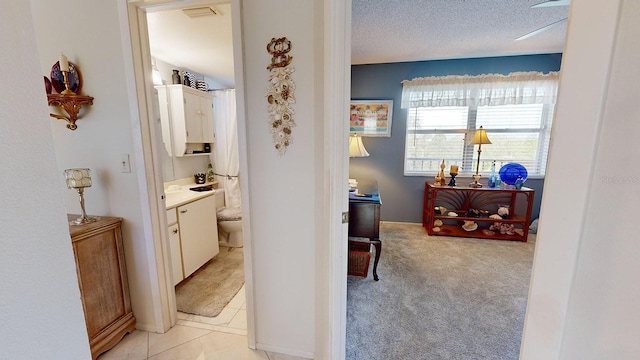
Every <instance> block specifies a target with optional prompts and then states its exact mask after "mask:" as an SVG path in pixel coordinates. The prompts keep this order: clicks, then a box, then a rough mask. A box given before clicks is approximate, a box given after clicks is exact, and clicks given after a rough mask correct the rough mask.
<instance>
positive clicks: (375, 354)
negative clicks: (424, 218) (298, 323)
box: [346, 222, 535, 360]
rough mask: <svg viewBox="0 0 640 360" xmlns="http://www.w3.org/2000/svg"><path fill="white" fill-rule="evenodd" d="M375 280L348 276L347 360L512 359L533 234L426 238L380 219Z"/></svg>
mask: <svg viewBox="0 0 640 360" xmlns="http://www.w3.org/2000/svg"><path fill="white" fill-rule="evenodd" d="M380 236H381V238H382V244H383V245H382V257H381V258H380V263H379V264H378V275H379V276H380V281H378V282H376V281H374V280H373V277H372V275H371V269H372V267H373V264H371V266H370V267H369V276H368V277H367V278H361V277H354V276H349V277H348V279H347V344H346V355H347V356H346V358H347V359H348V360H377V359H380V360H382V359H384V360H396V359H397V360H404V359H412V360H418V359H429V360H436V359H456V360H460V359H496V360H498V359H499V360H507V359H518V354H519V351H520V340H521V336H522V327H523V322H524V314H525V309H526V301H527V293H528V290H529V278H530V275H531V264H532V261H533V252H534V246H535V235H529V241H528V242H526V243H522V242H512V241H498V240H483V239H465V238H453V237H446V236H431V237H430V236H428V235H427V234H426V232H425V231H424V230H423V228H422V227H421V226H420V224H409V223H389V222H382V223H381V226H380Z"/></svg>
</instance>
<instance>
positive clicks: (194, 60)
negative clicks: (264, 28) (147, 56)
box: [147, 4, 234, 87]
mask: <svg viewBox="0 0 640 360" xmlns="http://www.w3.org/2000/svg"><path fill="white" fill-rule="evenodd" d="M214 7H215V9H217V10H219V13H220V14H219V15H214V16H203V17H196V18H190V17H188V16H187V15H185V14H184V13H183V12H182V11H181V10H165V11H157V12H149V13H148V14H147V23H148V29H149V48H150V50H151V56H153V57H155V58H157V59H160V60H162V61H164V62H167V63H169V64H173V65H175V66H179V67H183V68H187V69H189V70H191V71H193V72H197V73H200V74H204V75H208V76H209V77H211V78H213V79H216V80H217V81H218V82H219V83H220V84H221V85H222V86H223V87H233V84H234V79H233V44H232V38H231V5H229V4H218V5H215V6H214Z"/></svg>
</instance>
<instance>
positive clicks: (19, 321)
mask: <svg viewBox="0 0 640 360" xmlns="http://www.w3.org/2000/svg"><path fill="white" fill-rule="evenodd" d="M0 68H2V69H10V71H5V74H4V76H3V78H4V81H3V82H2V84H0V109H2V111H0V128H1V129H2V130H1V131H0V152H1V153H2V154H3V155H2V157H1V160H0V164H1V165H2V176H0V198H1V199H2V204H3V206H2V210H1V211H0V249H2V251H0V274H1V275H0V276H1V277H2V291H1V292H0V323H1V324H2V330H0V338H1V339H2V340H0V343H1V345H0V359H89V358H91V353H90V351H89V341H88V338H87V331H86V327H85V323H84V315H83V312H82V303H81V301H80V290H79V288H78V279H77V277H76V270H75V262H74V260H73V251H72V248H71V240H70V237H69V228H68V224H67V219H66V215H65V210H64V206H63V205H64V203H63V196H62V193H63V191H66V190H64V189H63V187H62V186H60V185H61V184H60V182H59V171H58V168H57V167H56V164H55V157H54V153H53V152H54V147H53V139H52V138H51V129H50V127H49V123H48V122H49V119H48V113H49V109H48V106H47V105H46V104H47V100H46V97H45V92H44V87H43V84H44V83H43V79H42V75H40V71H39V68H40V64H39V61H38V57H37V47H36V41H35V34H34V31H33V26H32V21H31V13H30V11H29V3H28V2H25V1H22V0H7V1H3V2H2V11H1V12H0ZM76 200H77V199H76Z"/></svg>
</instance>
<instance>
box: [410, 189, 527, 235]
mask: <svg viewBox="0 0 640 360" xmlns="http://www.w3.org/2000/svg"><path fill="white" fill-rule="evenodd" d="M533 195H534V190H533V189H529V188H525V187H523V188H522V189H519V190H518V189H496V188H487V187H482V188H471V187H466V186H435V185H433V184H431V183H429V182H426V183H425V186H424V208H423V213H422V226H423V227H424V228H425V229H426V230H427V233H428V234H429V235H444V236H458V237H474V238H483V239H497V240H519V241H523V242H526V241H527V236H528V235H529V223H530V222H531V209H532V207H533ZM499 205H508V206H509V215H508V216H507V217H506V218H503V219H492V218H490V217H489V215H491V214H496V213H497V210H498V206H499ZM440 206H444V207H445V208H446V209H447V210H446V212H445V213H444V214H442V213H440V212H439V211H436V209H435V208H436V207H440ZM469 209H474V210H484V211H483V212H481V213H480V214H479V215H473V214H470V213H469V212H468V210H469ZM449 212H454V213H455V214H456V215H457V216H450V215H448V214H449ZM437 220H440V221H442V222H443V225H442V226H440V231H438V232H436V231H434V230H433V229H434V227H435V225H434V222H435V221H437ZM465 221H473V222H475V223H476V224H478V226H477V229H475V230H472V231H467V230H465V229H464V228H463V227H462V225H463V224H464V222H465ZM496 222H500V223H503V224H507V225H514V228H515V229H516V232H515V233H514V234H513V235H509V234H501V233H500V232H499V231H495V233H494V234H491V233H488V232H487V231H483V230H488V228H489V226H491V224H494V223H496Z"/></svg>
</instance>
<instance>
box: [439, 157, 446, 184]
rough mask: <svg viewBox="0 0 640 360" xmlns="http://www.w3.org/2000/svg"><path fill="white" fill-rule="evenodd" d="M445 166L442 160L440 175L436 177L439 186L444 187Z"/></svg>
mask: <svg viewBox="0 0 640 360" xmlns="http://www.w3.org/2000/svg"><path fill="white" fill-rule="evenodd" d="M445 166H446V165H445V164H444V160H442V164H440V174H439V175H438V176H440V185H441V186H444V184H445V183H446V182H447V179H446V178H445V177H444V168H445Z"/></svg>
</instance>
